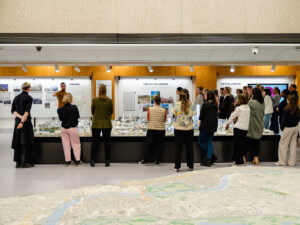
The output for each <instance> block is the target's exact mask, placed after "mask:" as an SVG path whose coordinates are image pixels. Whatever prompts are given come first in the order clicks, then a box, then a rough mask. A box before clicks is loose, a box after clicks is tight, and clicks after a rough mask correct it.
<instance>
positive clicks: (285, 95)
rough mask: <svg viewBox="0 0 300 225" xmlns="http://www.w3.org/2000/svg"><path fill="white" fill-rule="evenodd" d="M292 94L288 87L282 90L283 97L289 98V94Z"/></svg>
mask: <svg viewBox="0 0 300 225" xmlns="http://www.w3.org/2000/svg"><path fill="white" fill-rule="evenodd" d="M289 94H290V91H289V90H288V89H284V90H283V91H282V92H281V95H280V96H281V97H283V98H287V96H288V95H289Z"/></svg>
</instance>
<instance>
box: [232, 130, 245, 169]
mask: <svg viewBox="0 0 300 225" xmlns="http://www.w3.org/2000/svg"><path fill="white" fill-rule="evenodd" d="M247 132H248V131H247V130H241V129H238V128H234V129H233V156H232V159H233V161H235V164H244V160H243V156H244V149H245V147H246V146H247V141H246V135H247Z"/></svg>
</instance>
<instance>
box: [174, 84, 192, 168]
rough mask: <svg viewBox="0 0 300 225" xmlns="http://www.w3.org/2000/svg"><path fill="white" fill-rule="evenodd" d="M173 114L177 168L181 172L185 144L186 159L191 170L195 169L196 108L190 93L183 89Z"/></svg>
mask: <svg viewBox="0 0 300 225" xmlns="http://www.w3.org/2000/svg"><path fill="white" fill-rule="evenodd" d="M172 113H173V114H174V116H175V117H174V123H173V124H174V136H175V144H176V153H175V167H174V170H175V171H176V172H179V169H180V167H181V152H182V147H183V143H184V144H185V148H186V159H187V166H188V169H189V170H193V169H194V149H193V138H194V130H193V126H194V125H193V116H194V115H195V114H196V110H195V106H194V105H193V104H192V103H191V101H190V100H189V91H188V90H187V89H183V90H182V91H181V92H180V95H179V101H178V102H176V103H175V105H174V107H173V109H172Z"/></svg>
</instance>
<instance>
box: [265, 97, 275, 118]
mask: <svg viewBox="0 0 300 225" xmlns="http://www.w3.org/2000/svg"><path fill="white" fill-rule="evenodd" d="M264 102H265V114H270V113H273V100H272V98H271V96H269V95H266V96H265V98H264Z"/></svg>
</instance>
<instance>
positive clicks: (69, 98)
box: [62, 93, 73, 104]
mask: <svg viewBox="0 0 300 225" xmlns="http://www.w3.org/2000/svg"><path fill="white" fill-rule="evenodd" d="M62 102H63V103H64V104H68V103H70V104H72V102H73V96H72V94H70V93H66V94H65V95H64V97H63V99H62Z"/></svg>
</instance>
